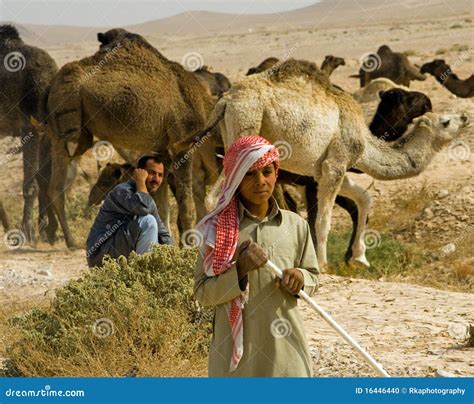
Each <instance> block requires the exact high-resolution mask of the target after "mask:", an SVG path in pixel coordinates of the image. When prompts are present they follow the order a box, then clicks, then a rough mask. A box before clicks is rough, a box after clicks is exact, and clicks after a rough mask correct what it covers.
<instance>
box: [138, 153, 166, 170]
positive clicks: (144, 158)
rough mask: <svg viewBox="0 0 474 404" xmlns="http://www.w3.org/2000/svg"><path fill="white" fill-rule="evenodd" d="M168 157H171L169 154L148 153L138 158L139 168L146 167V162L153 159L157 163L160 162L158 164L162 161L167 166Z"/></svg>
mask: <svg viewBox="0 0 474 404" xmlns="http://www.w3.org/2000/svg"><path fill="white" fill-rule="evenodd" d="M168 159H169V158H168V156H165V155H163V154H158V153H156V154H147V155H145V156H142V157H140V158H139V159H138V162H137V168H145V167H146V163H148V161H149V160H153V161H154V162H155V163H158V164H160V163H161V164H163V165H164V166H165V167H166V163H167V160H168Z"/></svg>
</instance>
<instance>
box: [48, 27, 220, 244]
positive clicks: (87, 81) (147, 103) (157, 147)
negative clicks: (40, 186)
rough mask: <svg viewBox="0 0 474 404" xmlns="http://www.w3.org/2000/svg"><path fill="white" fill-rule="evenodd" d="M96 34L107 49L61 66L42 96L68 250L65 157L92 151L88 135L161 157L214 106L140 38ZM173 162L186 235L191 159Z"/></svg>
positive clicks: (189, 76)
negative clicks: (169, 146) (89, 149)
mask: <svg viewBox="0 0 474 404" xmlns="http://www.w3.org/2000/svg"><path fill="white" fill-rule="evenodd" d="M114 34H117V37H116V38H115V39H114V36H113V35H114ZM104 37H105V38H108V39H107V41H108V42H107V44H106V45H103V46H101V48H100V49H99V50H98V51H97V52H96V53H95V54H94V55H92V56H90V57H86V58H84V59H81V60H79V61H75V62H72V63H68V64H66V65H65V66H63V67H62V68H61V70H60V71H59V73H58V74H57V75H56V77H55V79H54V80H53V82H52V85H51V90H50V92H49V96H48V113H49V114H50V117H49V119H48V123H49V125H48V128H49V130H50V135H51V141H52V177H51V184H50V188H49V192H50V197H51V200H52V203H53V206H54V209H55V211H56V213H57V215H58V218H59V222H60V224H61V227H62V229H63V232H64V235H65V239H66V243H67V245H68V246H70V247H72V246H74V245H75V242H74V239H73V237H72V235H71V232H70V229H69V226H68V224H67V220H66V215H65V210H64V186H65V180H64V175H63V173H64V172H65V170H66V167H67V165H68V163H69V162H70V161H71V159H72V158H73V157H76V156H79V155H81V154H82V153H84V151H85V150H87V149H88V148H90V147H91V146H92V143H93V136H95V137H97V138H98V139H100V140H101V141H107V142H110V143H111V144H112V145H114V146H115V147H117V148H120V149H126V150H131V151H137V152H140V153H148V152H150V151H155V152H161V153H167V152H168V151H167V149H168V145H169V144H170V142H175V141H178V140H179V139H183V138H186V137H187V136H190V135H191V134H192V133H194V132H195V131H196V130H197V129H199V128H201V127H202V126H203V125H204V123H205V122H206V118H207V117H208V115H209V113H210V112H211V111H212V108H213V105H214V102H213V98H212V97H211V96H210V95H209V94H208V93H207V91H206V89H205V88H204V87H203V86H202V84H201V83H200V82H199V80H198V79H197V78H196V76H195V75H194V74H193V73H192V72H188V71H186V70H185V69H184V68H183V66H181V65H180V64H179V63H176V62H172V61H170V60H168V59H167V58H166V57H164V56H163V55H162V54H161V53H160V52H159V51H158V50H156V49H155V48H154V47H153V46H151V45H150V44H149V43H148V42H147V41H146V40H145V39H144V38H143V37H141V36H140V35H137V34H132V33H127V32H126V31H124V30H121V29H118V30H112V31H108V32H107V33H105V34H104ZM173 157H174V158H175V160H174V161H173V164H172V165H171V167H172V170H173V174H174V177H175V181H176V194H177V200H178V206H179V210H180V221H181V223H180V228H181V229H183V230H187V229H191V228H192V226H193V224H194V216H195V212H194V204H193V200H192V173H191V167H192V157H193V156H192V154H190V153H188V152H187V153H184V154H183V155H177V156H173ZM215 172H217V169H216V170H215ZM158 193H159V195H158V199H159V200H160V201H162V206H159V208H160V215H161V214H163V216H164V217H163V220H167V217H168V214H169V211H168V210H167V209H166V207H167V206H168V203H167V187H166V186H162V187H160V191H159V192H158ZM159 205H160V204H159ZM165 205H166V206H165Z"/></svg>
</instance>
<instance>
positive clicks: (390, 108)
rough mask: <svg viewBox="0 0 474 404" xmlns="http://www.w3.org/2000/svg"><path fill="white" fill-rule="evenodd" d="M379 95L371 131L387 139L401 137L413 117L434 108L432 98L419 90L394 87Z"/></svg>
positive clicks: (391, 139)
mask: <svg viewBox="0 0 474 404" xmlns="http://www.w3.org/2000/svg"><path fill="white" fill-rule="evenodd" d="M379 97H380V103H379V105H378V106H377V111H376V112H375V114H374V118H373V120H372V122H371V124H370V131H371V132H372V133H373V134H374V135H375V136H377V137H378V138H381V139H384V140H386V141H393V140H396V139H399V138H400V137H401V136H402V135H403V134H404V133H405V132H406V130H407V128H408V125H409V124H410V123H412V121H413V119H415V118H417V117H419V116H421V115H423V114H424V113H426V112H429V111H431V110H432V106H431V101H430V99H429V98H428V97H427V96H426V95H425V94H423V93H420V92H418V91H406V90H403V89H401V88H392V89H390V90H387V91H380V92H379Z"/></svg>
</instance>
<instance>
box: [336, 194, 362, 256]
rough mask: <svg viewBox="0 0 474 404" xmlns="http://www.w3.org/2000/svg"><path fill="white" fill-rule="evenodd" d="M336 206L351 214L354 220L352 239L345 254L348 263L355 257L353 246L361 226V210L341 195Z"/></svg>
mask: <svg viewBox="0 0 474 404" xmlns="http://www.w3.org/2000/svg"><path fill="white" fill-rule="evenodd" d="M336 204H337V205H339V206H340V207H341V208H343V209H344V210H345V211H346V212H347V213H349V215H350V216H351V220H352V233H351V239H350V241H349V246H348V247H347V250H346V253H345V254H344V261H345V262H346V263H348V262H349V260H350V259H351V257H352V256H353V251H352V246H353V244H354V240H355V238H356V235H357V229H358V224H359V209H357V204H356V203H355V202H354V201H353V200H352V199H349V198H346V197H344V196H341V195H338V196H337V197H336Z"/></svg>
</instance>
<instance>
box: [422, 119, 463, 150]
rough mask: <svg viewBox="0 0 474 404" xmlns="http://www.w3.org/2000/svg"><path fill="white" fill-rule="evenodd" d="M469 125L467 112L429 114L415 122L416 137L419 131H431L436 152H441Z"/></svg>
mask: <svg viewBox="0 0 474 404" xmlns="http://www.w3.org/2000/svg"><path fill="white" fill-rule="evenodd" d="M468 125H469V118H468V116H467V114H466V113H465V112H463V113H460V114H436V113H433V112H428V113H427V114H426V115H423V116H421V117H420V118H418V119H417V120H416V121H415V136H418V132H419V130H420V129H421V130H426V131H429V132H428V133H429V134H430V135H431V138H432V144H433V147H434V149H435V150H440V149H441V148H442V147H444V146H446V145H447V144H448V143H450V142H451V141H452V140H454V139H455V138H457V137H458V136H459V135H460V133H461V131H462V129H464V128H466V127H467V126H468Z"/></svg>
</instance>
